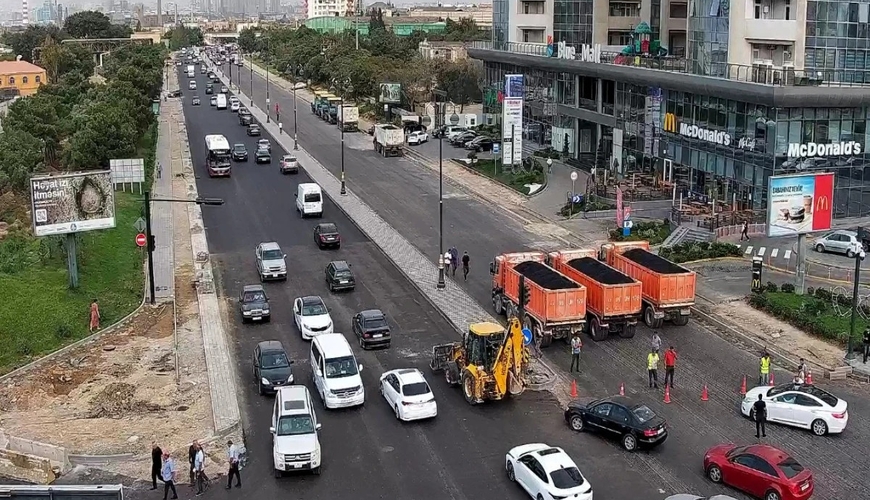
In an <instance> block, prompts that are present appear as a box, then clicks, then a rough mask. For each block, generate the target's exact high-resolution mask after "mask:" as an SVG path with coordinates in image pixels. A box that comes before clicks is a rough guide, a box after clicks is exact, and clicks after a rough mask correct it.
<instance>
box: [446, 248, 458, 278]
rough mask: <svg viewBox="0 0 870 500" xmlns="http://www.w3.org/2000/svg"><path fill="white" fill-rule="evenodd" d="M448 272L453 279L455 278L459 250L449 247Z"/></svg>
mask: <svg viewBox="0 0 870 500" xmlns="http://www.w3.org/2000/svg"><path fill="white" fill-rule="evenodd" d="M448 251H449V252H450V271H451V272H452V273H453V277H454V278H455V277H456V268H457V267H459V250H457V249H456V247H450V250H448Z"/></svg>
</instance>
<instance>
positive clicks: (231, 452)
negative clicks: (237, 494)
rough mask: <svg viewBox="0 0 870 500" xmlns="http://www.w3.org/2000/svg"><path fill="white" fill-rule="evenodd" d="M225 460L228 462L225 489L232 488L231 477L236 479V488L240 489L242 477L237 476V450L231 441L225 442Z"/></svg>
mask: <svg viewBox="0 0 870 500" xmlns="http://www.w3.org/2000/svg"><path fill="white" fill-rule="evenodd" d="M227 446H229V449H228V450H227V458H228V459H229V462H230V470H229V471H228V472H227V489H230V488H232V487H233V476H235V477H236V488H241V487H242V476H241V475H240V474H239V448H238V447H237V446H236V445H234V444H233V440H232V439H230V440H229V441H227Z"/></svg>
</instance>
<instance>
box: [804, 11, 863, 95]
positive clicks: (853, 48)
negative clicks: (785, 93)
mask: <svg viewBox="0 0 870 500" xmlns="http://www.w3.org/2000/svg"><path fill="white" fill-rule="evenodd" d="M868 22H870V4H868V3H867V1H866V0H864V1H862V2H855V1H847V0H830V1H815V0H810V1H809V2H807V35H806V59H805V63H804V67H805V68H806V69H807V70H815V71H823V72H825V73H826V75H827V76H826V78H825V79H826V80H829V81H830V80H833V81H844V82H857V83H870V78H868V75H867V73H866V72H865V71H864V70H867V69H870V28H868Z"/></svg>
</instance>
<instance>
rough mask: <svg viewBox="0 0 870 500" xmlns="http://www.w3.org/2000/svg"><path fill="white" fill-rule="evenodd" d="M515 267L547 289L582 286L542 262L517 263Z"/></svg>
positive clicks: (565, 288) (566, 288)
mask: <svg viewBox="0 0 870 500" xmlns="http://www.w3.org/2000/svg"><path fill="white" fill-rule="evenodd" d="M514 269H516V271H517V272H518V273H520V274H522V275H523V276H525V277H526V278H527V279H529V280H531V281H534V282H535V283H536V284H537V285H539V286H541V287H543V288H546V289H547V290H571V289H577V288H580V286H579V285H578V284H577V283H574V282H573V281H571V280H569V279H567V278H565V277H564V276H562V275H561V274H559V273H557V272H556V271H554V270H553V269H551V268H549V267H547V266H545V265H544V264H541V263H540V262H533V261H527V262H523V263H521V264H517V265H516V266H515V267H514Z"/></svg>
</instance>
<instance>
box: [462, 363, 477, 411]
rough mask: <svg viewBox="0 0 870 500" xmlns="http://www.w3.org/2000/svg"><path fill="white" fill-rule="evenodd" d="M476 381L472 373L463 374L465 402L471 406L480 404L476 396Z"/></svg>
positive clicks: (464, 372)
mask: <svg viewBox="0 0 870 500" xmlns="http://www.w3.org/2000/svg"><path fill="white" fill-rule="evenodd" d="M475 385H476V384H475V380H474V376H473V375H472V374H471V372H470V371H468V370H465V371H463V372H462V395H463V396H465V402H467V403H468V404H470V405H476V404H477V403H478V401H477V396H476V394H474V391H475Z"/></svg>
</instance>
